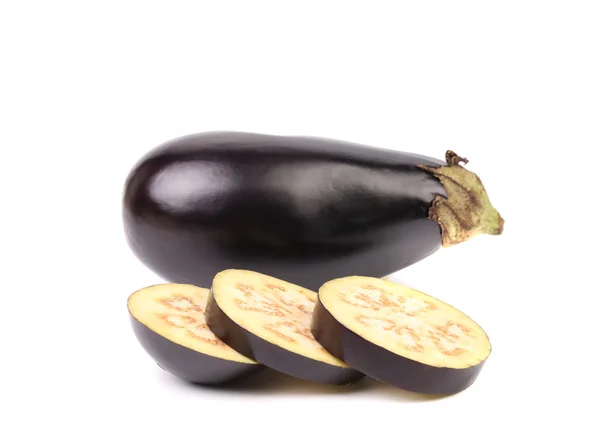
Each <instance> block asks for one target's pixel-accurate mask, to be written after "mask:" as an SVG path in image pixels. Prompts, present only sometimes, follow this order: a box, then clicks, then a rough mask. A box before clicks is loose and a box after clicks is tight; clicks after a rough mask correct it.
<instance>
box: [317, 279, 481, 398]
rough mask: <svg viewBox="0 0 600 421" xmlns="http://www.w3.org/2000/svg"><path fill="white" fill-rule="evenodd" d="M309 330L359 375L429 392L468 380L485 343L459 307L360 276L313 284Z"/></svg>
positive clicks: (458, 387) (460, 386)
mask: <svg viewBox="0 0 600 421" xmlns="http://www.w3.org/2000/svg"><path fill="white" fill-rule="evenodd" d="M311 332H312V334H313V337H314V338H315V339H316V340H317V341H318V342H319V343H320V344H321V345H323V347H324V348H325V349H327V351H329V352H330V353H331V354H332V355H334V356H336V357H337V358H339V359H341V360H342V361H344V362H345V363H346V364H348V365H349V366H350V367H353V368H355V369H357V370H359V371H361V372H363V373H364V374H365V375H367V376H369V377H372V378H374V379H377V380H379V381H381V382H383V383H386V384H389V385H391V386H394V387H397V388H400V389H403V390H407V391H410V392H416V393H422V394H431V395H451V394H456V393H458V392H461V391H463V390H465V389H467V388H468V387H470V386H471V385H472V384H473V383H474V382H475V380H476V379H477V378H478V376H479V374H480V372H481V370H482V368H483V366H484V364H485V362H486V361H487V359H488V357H489V355H490V353H491V349H492V348H491V344H490V340H489V337H488V335H487V334H486V332H485V331H484V330H483V329H482V328H481V327H480V326H479V325H478V324H477V323H475V322H474V321H473V320H472V319H471V318H469V317H468V316H467V315H465V314H464V313H462V312H461V311H460V310H458V309H456V308H454V307H452V306H451V305H449V304H447V303H445V302H443V301H441V300H439V299H436V298H434V297H432V296H430V295H427V294H425V293H422V292H420V291H417V290H414V289H411V288H408V287H405V286H402V285H400V284H397V283H394V282H390V281H386V280H382V279H378V278H371V277H364V276H349V277H344V278H339V279H335V280H331V281H328V282H326V283H324V284H323V285H322V286H321V287H320V288H319V291H318V297H317V303H316V305H315V309H314V312H313V318H312V323H311Z"/></svg>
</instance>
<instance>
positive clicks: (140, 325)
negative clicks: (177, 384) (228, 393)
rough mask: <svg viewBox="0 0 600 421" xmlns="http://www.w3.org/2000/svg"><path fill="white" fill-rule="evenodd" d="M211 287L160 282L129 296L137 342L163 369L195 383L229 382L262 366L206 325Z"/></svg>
mask: <svg viewBox="0 0 600 421" xmlns="http://www.w3.org/2000/svg"><path fill="white" fill-rule="evenodd" d="M208 295H209V290H208V289H206V288H199V287H196V286H193V285H186V284H159V285H153V286H149V287H146V288H143V289H140V290H138V291H136V292H134V293H133V294H131V295H130V296H129V299H128V300H127V308H128V310H129V314H130V320H131V323H132V326H133V331H134V333H135V336H136V338H137V340H138V341H139V342H140V344H141V346H142V347H143V348H144V350H145V351H146V352H147V353H148V354H149V355H150V356H151V357H152V358H153V359H154V360H155V361H156V363H157V364H158V365H159V366H160V367H161V368H162V369H163V370H165V371H167V372H170V373H171V374H173V375H175V376H177V377H179V378H181V379H183V380H186V381H189V382H192V383H198V384H220V383H227V382H229V381H232V380H236V379H239V378H242V377H246V376H248V375H251V374H253V373H255V372H257V371H259V370H260V369H262V368H264V366H262V365H261V364H258V363H257V362H256V361H253V360H252V359H250V358H247V357H245V356H243V355H241V354H240V353H238V352H236V351H234V350H233V349H231V348H230V347H229V346H227V345H226V344H225V343H224V342H223V341H221V340H220V339H219V338H217V337H216V336H215V335H214V334H213V333H212V332H211V331H210V329H209V328H208V326H207V325H206V321H205V317H204V311H205V309H206V300H207V298H208Z"/></svg>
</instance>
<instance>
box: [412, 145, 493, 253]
mask: <svg viewBox="0 0 600 421" xmlns="http://www.w3.org/2000/svg"><path fill="white" fill-rule="evenodd" d="M460 162H464V163H465V164H466V163H468V162H469V161H468V160H467V159H466V158H462V157H460V156H459V155H457V154H456V153H454V152H453V151H447V152H446V163H447V164H448V165H444V166H441V167H439V168H433V167H426V166H423V165H421V166H420V168H422V169H424V170H425V171H427V172H429V173H431V174H433V175H434V176H435V177H437V178H438V179H439V180H440V182H441V183H442V185H443V186H444V188H445V189H446V192H447V194H448V198H445V197H441V196H436V197H435V199H434V200H433V203H432V205H431V207H430V208H429V218H430V219H432V220H434V221H436V222H437V223H438V224H439V225H440V227H441V230H442V246H443V247H450V246H452V245H455V244H459V243H462V242H464V241H467V240H469V239H471V238H473V237H475V236H477V235H480V234H489V235H500V234H502V232H503V230H504V219H503V218H502V217H501V216H500V214H499V213H498V211H497V210H496V209H495V208H494V207H493V206H492V204H491V202H490V199H489V197H488V194H487V192H486V190H485V187H484V186H483V183H482V182H481V180H480V179H479V177H478V176H477V175H476V174H475V173H473V172H471V171H469V170H467V169H466V168H464V167H463V166H461V165H460Z"/></svg>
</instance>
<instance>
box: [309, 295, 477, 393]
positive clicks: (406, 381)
mask: <svg viewBox="0 0 600 421" xmlns="http://www.w3.org/2000/svg"><path fill="white" fill-rule="evenodd" d="M311 331H312V334H313V336H314V337H315V339H317V341H319V343H320V344H321V345H322V346H323V348H325V349H326V350H327V351H329V353H330V354H331V355H333V356H335V357H336V358H339V359H340V360H342V361H344V362H345V363H346V364H348V365H349V366H351V367H353V368H356V369H357V370H360V371H361V372H363V373H365V375H367V376H369V377H371V378H374V379H376V380H379V381H381V382H383V383H387V384H389V385H391V386H394V387H397V388H400V389H403V390H407V391H410V392H414V393H421V394H427V395H452V394H456V393H459V392H461V391H463V390H465V389H467V388H468V387H469V386H471V385H472V384H473V383H474V382H475V380H477V377H478V376H479V373H480V372H481V369H482V368H483V366H484V364H485V360H484V361H482V362H481V363H479V364H477V365H474V366H471V367H468V368H461V369H456V368H447V367H433V366H430V365H427V364H423V363H420V362H417V361H414V360H411V359H408V358H405V357H402V356H400V355H397V354H394V353H392V352H390V351H388V350H386V349H384V348H382V347H380V346H378V345H376V344H374V343H372V342H369V341H367V340H366V339H364V338H362V337H361V336H360V335H358V334H356V333H354V332H352V331H351V330H350V329H348V328H347V327H345V326H344V325H343V324H341V323H340V322H338V321H337V320H336V319H335V318H334V317H333V316H332V314H331V313H330V312H329V311H328V310H327V309H326V308H325V306H323V304H322V303H321V301H320V300H319V299H318V298H317V302H316V305H315V309H314V312H313V319H312V327H311Z"/></svg>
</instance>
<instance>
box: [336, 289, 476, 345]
mask: <svg viewBox="0 0 600 421" xmlns="http://www.w3.org/2000/svg"><path fill="white" fill-rule="evenodd" d="M362 289H364V290H368V291H377V292H378V293H379V294H377V295H376V296H373V295H374V294H373V293H371V294H367V293H364V292H357V293H355V294H354V295H353V296H348V295H345V294H343V293H342V292H341V291H340V293H339V298H340V300H341V301H343V302H345V303H347V304H349V305H352V306H354V307H358V308H367V309H371V310H374V311H380V310H381V309H382V308H386V309H388V314H387V315H385V316H384V315H382V316H380V317H370V316H365V315H358V316H356V317H355V320H356V321H357V322H358V323H360V324H362V325H365V326H369V327H377V328H379V329H382V330H384V331H393V332H394V333H395V334H396V335H398V336H399V337H400V343H401V346H402V347H404V348H405V349H407V350H409V351H413V352H419V353H421V352H424V351H425V346H424V344H423V340H422V337H421V336H420V335H419V333H418V332H417V331H416V330H415V329H414V328H412V327H410V326H409V325H408V324H406V322H405V320H406V319H405V318H401V319H399V320H403V321H404V322H401V321H399V320H398V321H394V320H392V318H394V315H400V313H402V314H403V315H404V316H408V317H411V318H413V317H415V316H417V315H421V314H425V313H427V312H430V311H434V310H437V307H436V306H435V305H434V304H433V303H430V302H428V301H425V300H417V299H407V298H405V297H391V295H392V294H391V293H389V292H387V291H385V290H383V289H381V288H377V287H375V286H373V285H363V286H362ZM389 312H391V315H390V314H389ZM457 330H458V331H460V332H461V334H462V335H463V336H472V333H471V331H470V330H469V329H468V328H467V327H466V326H464V325H463V324H460V323H455V322H452V321H448V322H447V323H446V324H445V325H443V326H439V325H434V326H433V327H432V328H431V329H427V330H426V333H425V335H426V337H427V338H429V339H430V340H431V341H432V342H433V344H434V345H435V346H436V348H437V350H438V351H439V352H440V353H442V354H445V355H448V356H459V355H461V354H463V353H464V352H466V349H464V348H461V347H459V346H458V345H457V343H458V341H459V340H460V336H459V334H458V333H456V331H457Z"/></svg>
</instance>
